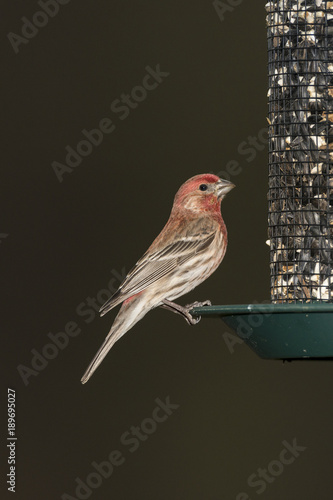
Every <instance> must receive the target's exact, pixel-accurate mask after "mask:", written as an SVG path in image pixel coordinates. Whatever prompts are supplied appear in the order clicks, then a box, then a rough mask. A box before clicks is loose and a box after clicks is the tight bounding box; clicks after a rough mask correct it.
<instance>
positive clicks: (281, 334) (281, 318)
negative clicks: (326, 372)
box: [191, 302, 333, 360]
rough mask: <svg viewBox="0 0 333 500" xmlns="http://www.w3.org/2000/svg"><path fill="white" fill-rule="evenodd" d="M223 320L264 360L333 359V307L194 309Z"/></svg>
mask: <svg viewBox="0 0 333 500" xmlns="http://www.w3.org/2000/svg"><path fill="white" fill-rule="evenodd" d="M191 314H193V316H202V317H219V318H221V319H222V321H223V322H224V323H225V324H227V325H228V326H229V327H230V328H232V329H233V330H234V331H235V332H236V333H237V335H238V336H239V337H240V338H241V339H243V340H244V342H245V343H246V344H247V345H248V346H249V347H251V349H253V350H254V351H255V352H256V353H257V354H258V356H260V357H261V358H264V359H289V360H290V359H330V358H332V359H333V304H328V303H323V302H320V303H309V304H240V305H230V306H228V305H226V306H205V307H196V308H194V309H192V311H191Z"/></svg>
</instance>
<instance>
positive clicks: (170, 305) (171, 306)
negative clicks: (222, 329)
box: [161, 299, 212, 325]
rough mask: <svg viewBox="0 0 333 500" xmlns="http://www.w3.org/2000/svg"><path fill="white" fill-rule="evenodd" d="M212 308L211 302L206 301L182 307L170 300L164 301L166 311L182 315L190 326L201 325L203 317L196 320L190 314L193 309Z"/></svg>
mask: <svg viewBox="0 0 333 500" xmlns="http://www.w3.org/2000/svg"><path fill="white" fill-rule="evenodd" d="M207 305H209V306H211V305H212V304H211V302H210V301H209V300H206V301H205V302H193V304H188V305H187V306H181V305H179V304H176V303H175V302H171V301H170V300H168V299H164V300H163V305H162V306H161V307H163V308H164V309H167V310H168V311H172V312H174V313H176V314H180V315H181V316H183V318H185V320H186V321H187V323H188V324H189V325H196V324H197V323H199V321H200V320H201V316H198V317H197V318H194V317H193V316H192V314H190V310H191V309H193V307H202V306H207Z"/></svg>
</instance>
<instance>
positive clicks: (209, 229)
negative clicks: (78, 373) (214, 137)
mask: <svg viewBox="0 0 333 500" xmlns="http://www.w3.org/2000/svg"><path fill="white" fill-rule="evenodd" d="M234 187H235V185H234V184H233V183H232V182H230V181H227V180H223V179H220V178H219V177H218V176H216V175H214V174H199V175H195V176H194V177H191V178H190V179H188V180H187V181H186V182H185V183H184V184H182V185H181V187H180V188H179V190H178V191H177V193H176V195H175V198H174V202H173V206H172V210H171V214H170V217H169V219H168V221H167V223H166V225H165V226H164V228H163V229H162V231H161V232H160V234H159V235H158V236H157V238H156V239H155V240H154V241H153V243H152V244H151V245H150V247H149V248H148V250H147V251H146V253H145V254H144V255H143V256H142V257H141V259H140V260H138V262H137V263H136V264H135V266H134V267H133V269H132V270H131V271H130V272H129V273H128V274H127V276H126V278H125V279H124V280H123V282H122V283H121V284H120V286H119V288H118V289H117V291H116V292H115V293H114V294H113V295H112V296H111V297H110V298H109V299H108V300H107V301H106V302H105V304H103V305H102V307H101V308H100V311H99V312H100V315H101V316H104V315H105V314H106V313H108V312H109V311H110V310H111V309H113V308H114V307H116V306H117V305H119V304H122V306H121V308H120V310H119V313H118V315H117V316H116V318H115V320H114V322H113V325H112V327H111V330H110V332H109V333H108V335H107V336H106V338H105V341H104V343H103V344H102V346H101V347H100V349H99V350H98V352H97V354H96V355H95V357H94V358H93V360H92V362H91V363H90V365H89V366H88V368H87V370H86V372H85V373H84V375H83V377H82V378H81V382H82V384H85V383H86V382H87V381H88V380H89V379H90V377H91V376H92V374H93V373H94V372H95V370H96V368H97V367H98V366H99V365H100V363H101V362H102V361H103V359H104V358H105V356H106V355H107V353H108V352H109V350H110V349H111V347H112V346H113V345H114V344H115V342H117V340H119V339H120V337H122V336H123V335H124V334H125V333H126V332H127V331H128V330H130V329H131V328H132V327H133V326H134V325H135V324H136V323H137V322H138V321H139V320H141V319H142V318H143V317H144V316H145V314H147V313H148V312H149V311H150V310H152V309H154V308H156V307H163V308H164V309H167V310H170V311H172V312H174V313H177V314H180V315H181V316H183V317H184V318H185V320H186V321H187V323H189V324H190V325H193V324H196V323H197V322H198V321H199V320H200V317H196V318H194V317H193V316H192V315H191V314H190V311H191V309H192V308H193V307H196V306H203V305H211V303H210V301H205V302H195V303H193V304H189V305H187V306H181V305H179V304H177V303H175V302H173V301H174V300H175V299H177V298H178V297H180V296H182V295H184V294H186V293H188V292H190V291H191V290H192V289H193V288H195V287H196V286H198V285H199V284H200V283H202V282H203V281H205V280H206V279H207V278H208V277H209V276H210V275H211V274H212V273H213V272H214V271H215V270H216V269H217V267H218V266H219V265H220V263H221V261H222V259H223V257H224V255H225V252H226V248H227V243H228V236H227V228H226V225H225V223H224V221H223V218H222V214H221V201H222V200H223V198H224V197H225V195H226V194H227V193H228V192H229V191H231V189H233V188H234Z"/></svg>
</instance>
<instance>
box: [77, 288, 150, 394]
mask: <svg viewBox="0 0 333 500" xmlns="http://www.w3.org/2000/svg"><path fill="white" fill-rule="evenodd" d="M148 310H149V308H148V307H147V304H145V302H144V301H142V299H141V297H137V296H134V297H131V298H130V299H128V300H126V301H125V302H124V303H123V305H122V306H121V309H120V311H119V313H118V315H117V316H116V319H115V320H114V323H113V325H112V328H111V330H110V332H109V333H108V335H107V336H106V338H105V340H104V342H103V344H102V346H101V347H100V349H99V350H98V352H97V353H96V356H95V357H94V359H93V360H92V362H91V363H90V365H89V366H88V368H87V370H86V371H85V373H84V375H83V377H82V378H81V382H82V384H85V383H86V382H88V380H89V379H90V377H91V376H92V374H93V373H94V371H95V370H96V369H97V368H98V366H99V365H100V364H101V362H102V361H103V359H104V358H105V356H106V355H107V353H108V352H109V350H110V349H111V347H112V346H113V345H114V344H115V343H116V342H117V340H119V339H120V337H122V336H123V335H124V334H125V333H126V332H127V331H128V330H129V329H130V328H132V326H134V325H135V323H137V322H138V321H139V320H140V319H141V318H142V317H143V316H144V315H145V314H146V313H147V312H148Z"/></svg>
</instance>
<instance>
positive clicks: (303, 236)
mask: <svg viewBox="0 0 333 500" xmlns="http://www.w3.org/2000/svg"><path fill="white" fill-rule="evenodd" d="M266 11H267V31H268V75H269V91H268V97H269V116H268V118H269V130H270V141H269V193H268V200H269V216H268V223H269V230H268V231H269V241H270V268H271V300H272V302H274V303H276V302H296V301H297V302H312V301H317V300H320V301H332V299H333V276H332V274H333V265H332V256H333V206H332V205H333V38H332V35H333V2H328V1H323V0H312V1H311V0H303V1H302V0H280V1H279V0H271V1H269V2H268V3H267V5H266Z"/></svg>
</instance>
